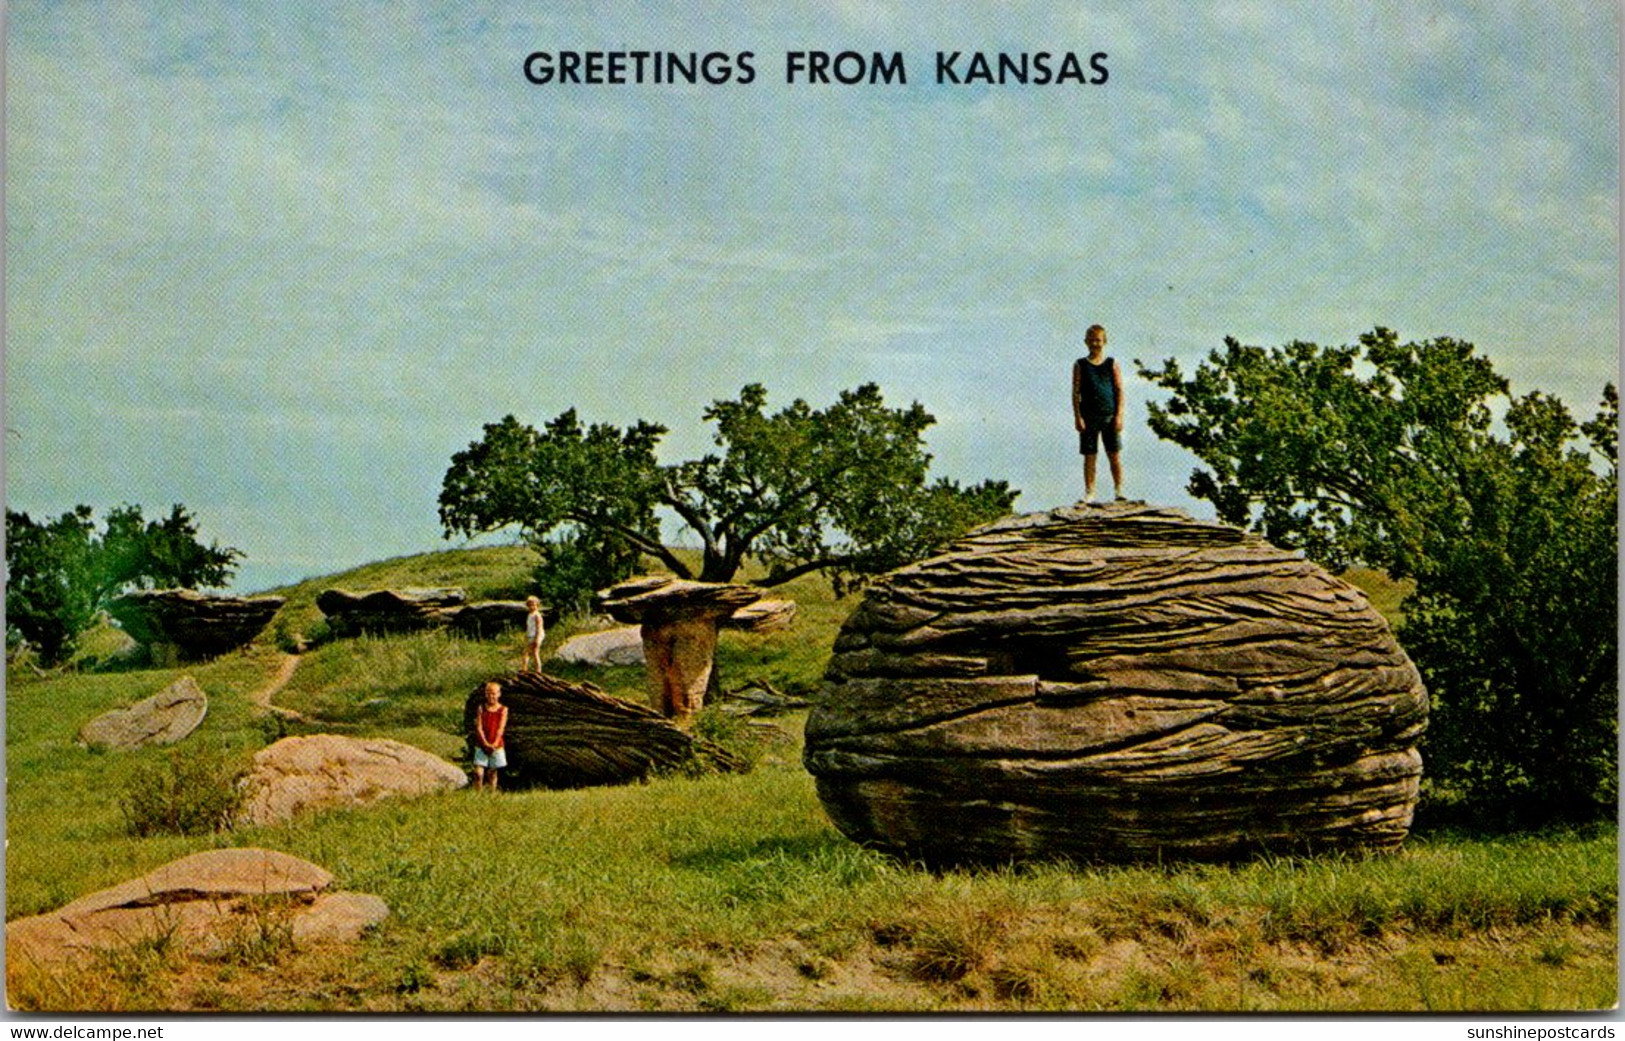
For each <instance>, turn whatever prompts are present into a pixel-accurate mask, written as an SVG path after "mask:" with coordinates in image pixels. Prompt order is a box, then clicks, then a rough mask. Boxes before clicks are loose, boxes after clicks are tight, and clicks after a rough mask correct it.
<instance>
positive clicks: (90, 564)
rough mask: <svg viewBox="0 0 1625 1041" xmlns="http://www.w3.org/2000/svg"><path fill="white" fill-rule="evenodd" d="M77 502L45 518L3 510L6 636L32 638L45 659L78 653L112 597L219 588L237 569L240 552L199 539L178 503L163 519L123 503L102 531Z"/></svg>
mask: <svg viewBox="0 0 1625 1041" xmlns="http://www.w3.org/2000/svg"><path fill="white" fill-rule="evenodd" d="M92 513H93V511H92V510H91V508H90V507H89V506H84V505H79V506H75V507H74V508H73V509H72V510H69V511H68V512H66V513H64V514H62V515H61V516H60V517H57V518H56V519H55V520H51V521H46V522H44V523H40V522H37V521H35V520H34V519H33V518H31V517H29V515H28V514H26V513H19V512H15V511H12V510H7V511H6V566H7V571H8V575H7V582H6V634H7V638H8V643H10V642H15V641H16V640H18V639H23V640H27V641H28V643H29V644H30V645H32V646H33V647H34V648H35V649H36V650H37V651H38V653H39V655H40V657H41V659H42V660H44V661H45V662H46V663H47V664H53V663H55V662H59V661H61V660H63V659H64V658H67V657H68V656H70V655H71V654H72V653H73V650H74V647H75V644H76V642H77V640H78V638H79V635H80V634H81V633H83V632H84V631H85V630H86V629H88V628H90V626H91V625H92V624H93V623H94V621H95V619H96V615H97V613H98V612H99V611H101V610H102V608H104V607H105V606H106V605H107V603H108V601H110V600H112V599H113V598H114V597H116V596H118V595H120V594H121V593H124V592H127V591H129V590H131V589H155V588H176V587H179V588H184V589H192V588H196V587H197V586H219V585H224V584H226V583H227V582H228V581H230V579H231V576H232V575H233V574H234V573H235V572H236V569H237V564H236V562H237V560H239V559H240V558H241V557H242V553H241V552H240V551H238V550H235V549H232V548H229V547H221V546H220V545H218V544H215V543H211V544H209V545H204V544H203V543H202V542H201V541H200V540H199V539H198V527H197V522H196V520H194V519H193V517H192V515H191V514H190V513H188V512H187V510H186V508H185V507H184V506H181V505H179V504H177V505H175V506H173V507H172V508H171V509H170V513H169V516H168V517H165V518H163V519H162V520H152V521H149V520H146V519H145V518H143V517H142V515H141V507H139V506H129V505H125V506H118V507H115V508H114V509H113V510H111V511H110V512H109V513H108V515H107V522H106V524H105V526H104V527H103V529H102V530H101V531H100V532H98V531H97V530H96V522H95V520H94V517H93V515H92Z"/></svg>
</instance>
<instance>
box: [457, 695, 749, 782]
mask: <svg viewBox="0 0 1625 1041" xmlns="http://www.w3.org/2000/svg"><path fill="white" fill-rule="evenodd" d="M495 679H496V680H497V682H499V683H501V684H502V703H503V704H505V705H507V706H508V729H507V733H506V738H505V740H504V742H503V744H504V746H505V750H506V752H507V754H508V766H509V769H508V770H506V771H504V772H503V781H502V783H503V784H509V783H513V784H516V785H522V786H539V787H545V788H584V787H589V786H593V785H613V784H627V783H630V782H632V781H640V780H643V779H644V778H647V777H649V776H650V775H652V774H656V773H659V772H662V771H682V770H699V771H732V770H739V769H742V768H743V766H744V764H742V763H740V762H739V761H738V760H737V759H736V758H735V757H734V756H732V755H730V754H729V753H728V752H726V751H725V750H723V749H722V748H720V747H718V746H717V745H715V744H713V743H711V742H709V741H706V740H704V739H702V738H697V737H694V736H693V735H691V734H689V733H687V732H686V731H684V730H682V729H680V728H678V727H676V726H674V725H673V724H672V723H671V722H670V721H669V720H667V719H665V718H663V717H662V716H660V715H659V714H658V713H656V712H654V711H653V710H652V709H648V708H645V707H643V706H642V705H634V704H633V703H631V702H629V701H622V700H621V699H620V698H616V697H612V696H610V695H609V694H606V693H604V692H603V691H602V690H600V689H599V688H597V687H595V686H593V685H592V684H590V683H572V682H570V681H569V680H563V679H559V678H558V677H556V676H549V675H547V674H546V673H541V672H521V673H519V674H517V675H513V676H499V677H495ZM484 701H485V685H484V684H483V683H482V684H480V685H479V686H478V687H476V688H474V689H473V690H472V691H470V692H469V695H468V699H467V701H466V702H465V703H464V706H463V726H464V728H465V732H467V733H469V734H472V733H473V732H474V713H475V712H476V711H477V710H478V708H479V706H480V705H482V704H484Z"/></svg>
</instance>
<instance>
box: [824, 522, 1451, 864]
mask: <svg viewBox="0 0 1625 1041" xmlns="http://www.w3.org/2000/svg"><path fill="white" fill-rule="evenodd" d="M1426 721H1427V694H1426V692H1425V690H1424V689H1423V686H1422V682H1421V680H1420V678H1419V677H1418V675H1417V672H1416V669H1415V668H1414V667H1413V666H1412V664H1411V662H1410V660H1409V659H1408V658H1407V657H1406V656H1405V653H1404V652H1403V651H1402V650H1401V649H1400V648H1399V646H1398V645H1397V644H1396V643H1395V642H1394V638H1393V636H1392V634H1391V633H1390V632H1389V629H1388V626H1387V624H1386V623H1385V622H1384V621H1383V618H1382V616H1381V615H1379V614H1378V613H1377V612H1376V611H1375V610H1374V609H1372V607H1371V606H1370V605H1369V604H1368V603H1367V602H1366V600H1365V597H1364V596H1363V595H1362V594H1361V593H1360V592H1359V591H1358V590H1356V589H1354V588H1353V587H1351V586H1349V585H1347V584H1346V583H1344V582H1342V581H1340V580H1339V579H1337V578H1334V577H1333V576H1331V575H1330V574H1328V573H1327V572H1325V571H1324V570H1322V569H1321V568H1320V567H1319V566H1317V565H1315V564H1313V563H1311V562H1310V561H1308V560H1305V559H1304V558H1303V557H1302V556H1300V555H1298V554H1295V553H1288V552H1285V551H1282V550H1279V549H1277V548H1275V547H1273V546H1271V545H1269V544H1268V543H1266V542H1264V541H1263V540H1262V539H1260V538H1258V537H1256V536H1254V535H1250V534H1248V533H1246V532H1243V531H1240V530H1238V529H1236V528H1233V527H1229V526H1226V525H1223V524H1217V523H1208V522H1202V521H1197V520H1193V519H1192V518H1191V517H1189V516H1187V515H1186V514H1184V513H1181V512H1179V511H1177V510H1172V509H1161V508H1155V507H1146V506H1143V505H1127V504H1124V505H1115V506H1107V507H1075V508H1064V509H1057V510H1053V511H1050V512H1048V513H1039V514H1033V515H1028V516H1022V517H1014V518H1010V519H1007V520H1005V521H1001V522H999V523H996V524H992V525H989V526H987V527H984V528H981V529H979V530H977V531H975V532H973V533H971V534H970V535H968V536H966V537H965V538H963V539H961V540H960V541H958V542H957V543H955V544H954V545H953V546H952V547H950V549H949V550H948V551H947V552H945V553H943V554H942V555H940V556H937V557H934V558H931V559H929V560H926V561H923V562H921V563H919V564H915V565H913V566H910V567H906V568H903V569H901V570H899V571H895V572H892V573H891V574H889V575H887V576H885V577H884V578H883V579H881V580H880V581H878V582H876V583H874V584H872V585H871V586H870V587H869V588H868V591H867V593H866V594H865V596H864V599H863V601H862V602H861V604H860V605H859V606H858V608H857V609H856V610H855V611H854V612H853V614H852V616H851V617H850V618H849V619H848V620H847V622H846V624H845V625H844V626H843V627H842V629H841V632H840V634H839V636H838V637H837V639H836V643H835V654H834V655H833V657H832V659H831V661H830V665H829V669H828V672H827V682H826V684H825V685H824V688H823V689H822V691H821V693H820V696H819V698H818V699H817V701H816V703H815V706H814V708H813V711H812V713H811V714H810V716H809V718H808V721H807V729H806V746H805V754H804V761H805V764H806V766H807V768H808V769H809V770H810V771H811V772H812V773H813V775H814V776H815V777H816V779H817V787H818V794H819V797H820V798H821V800H822V801H823V804H824V807H825V809H826V810H827V811H828V813H829V814H830V816H831V818H832V819H833V820H834V822H835V824H836V826H837V827H839V828H840V830H841V831H842V832H844V833H845V834H847V835H848V836H850V837H852V838H854V839H857V840H859V841H862V842H866V843H872V844H874V845H876V846H879V847H882V848H885V849H888V850H891V851H893V852H896V853H899V854H903V855H906V856H910V857H918V858H921V859H923V860H926V861H929V862H944V863H946V862H959V861H982V862H1004V861H1010V860H1022V859H1028V858H1041V857H1068V858H1075V859H1080V860H1119V861H1120V860H1137V859H1156V858H1198V859H1228V858H1233V857H1237V856H1242V855H1246V854H1248V853H1251V852H1254V851H1259V850H1275V851H1286V850H1302V849H1326V848H1334V849H1360V850H1385V849H1391V848H1393V847H1396V846H1398V845H1399V844H1400V842H1401V841H1402V840H1403V839H1404V837H1405V835H1406V832H1407V830H1408V828H1409V826H1410V821H1411V816H1412V811H1413V809H1414V807H1415V803H1416V798H1417V786H1418V781H1419V778H1420V776H1421V771H1422V764H1421V757H1420V756H1419V755H1418V753H1417V750H1416V742H1417V739H1418V738H1419V737H1420V736H1421V734H1422V731H1423V728H1424V727H1425V725H1426Z"/></svg>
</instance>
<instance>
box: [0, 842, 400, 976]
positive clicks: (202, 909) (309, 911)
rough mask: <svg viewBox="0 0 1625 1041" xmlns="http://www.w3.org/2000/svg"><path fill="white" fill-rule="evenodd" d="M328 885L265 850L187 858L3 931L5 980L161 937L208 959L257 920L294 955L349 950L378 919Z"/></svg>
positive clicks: (364, 900)
mask: <svg viewBox="0 0 1625 1041" xmlns="http://www.w3.org/2000/svg"><path fill="white" fill-rule="evenodd" d="M332 884H333V876H332V874H331V873H330V872H328V871H326V870H324V869H323V868H321V867H319V866H317V865H315V864H312V863H310V862H309V861H307V860H301V859H299V858H298V857H293V856H289V855H288V854H286V853H279V852H277V851H275V850H269V849H253V848H245V849H217V850H208V851H205V852H203V853H194V854H192V855H191V856H187V857H182V858H180V859H179V860H173V861H170V862H169V863H167V864H164V865H163V866H161V867H159V868H156V869H155V870H153V871H151V872H149V873H147V874H145V875H143V876H141V877H140V878H135V879H131V880H129V881H127V882H121V883H119V884H118V885H115V886H111V887H109V888H107V889H103V890H99V891H97V892H95V893H90V894H88V895H86V896H82V897H80V898H79V899H77V900H74V901H72V902H71V903H68V904H65V905H64V906H62V907H60V908H58V909H57V910H55V911H50V912H47V913H46V914H41V915H34V916H33V917H30V918H20V919H16V920H14V921H10V922H7V923H6V965H7V971H8V973H10V972H13V971H15V970H17V969H19V968H22V967H26V966H42V965H51V964H56V963H60V962H64V961H73V960H88V959H89V958H91V957H92V956H94V955H95V954H96V953H97V952H99V951H108V950H114V949H117V948H121V947H126V946H129V945H131V944H135V943H139V942H141V941H143V940H150V939H157V938H159V937H164V936H167V937H169V938H170V942H172V943H175V942H178V943H179V944H180V946H181V949H183V950H185V951H188V952H190V953H208V952H210V951H216V950H219V949H220V948H221V947H222V946H223V945H224V944H226V943H227V942H229V940H230V939H231V937H232V936H235V935H241V934H242V933H243V931H244V930H245V929H248V928H251V927H252V923H253V921H254V918H255V916H264V915H267V914H273V915H277V916H279V918H281V919H282V920H285V921H286V922H287V923H288V925H289V926H290V935H291V938H292V942H293V944H294V946H296V947H300V946H307V945H310V944H313V943H320V942H332V941H343V940H352V939H355V938H356V937H358V936H360V935H361V932H362V931H363V930H364V929H366V928H367V927H368V926H370V925H375V924H377V923H378V922H381V921H382V920H383V919H384V918H385V917H386V916H387V915H388V913H389V908H388V907H387V906H386V905H385V904H384V902H383V901H382V900H380V899H379V898H377V897H375V896H370V895H367V894H363V893H343V892H333V891H332V890H331V888H330V887H331V886H332ZM267 898H273V899H271V900H268V899H267ZM274 898H280V899H274Z"/></svg>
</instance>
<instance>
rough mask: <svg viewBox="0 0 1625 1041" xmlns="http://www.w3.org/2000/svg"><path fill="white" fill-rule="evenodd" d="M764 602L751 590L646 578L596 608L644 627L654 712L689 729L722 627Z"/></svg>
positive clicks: (607, 594)
mask: <svg viewBox="0 0 1625 1041" xmlns="http://www.w3.org/2000/svg"><path fill="white" fill-rule="evenodd" d="M761 598H762V591H761V590H760V589H753V588H751V587H750V586H736V585H727V584H724V583H718V582H690V581H688V580H686V579H678V578H673V577H671V576H670V575H645V576H642V577H640V578H634V579H630V580H628V581H626V582H622V583H621V584H620V585H618V586H613V587H611V588H609V589H606V590H603V591H602V592H600V593H599V594H598V596H597V597H596V598H595V601H594V607H595V609H596V610H600V611H605V612H607V613H608V614H609V615H610V616H611V617H613V618H614V619H615V620H616V621H618V622H624V623H627V624H633V623H636V624H638V625H640V626H641V627H642V630H643V660H644V664H645V668H646V669H647V672H648V679H649V694H650V697H651V700H652V702H653V705H654V708H655V711H657V712H659V713H660V714H661V715H663V716H666V717H668V718H671V719H675V720H676V721H677V723H678V725H679V726H688V725H689V724H690V723H691V722H692V721H693V718H694V716H695V714H696V713H698V712H699V710H700V706H701V705H703V704H704V703H705V691H706V688H707V687H708V686H709V685H710V682H711V670H712V668H713V666H714V664H715V662H716V653H717V626H718V624H719V623H720V622H721V621H722V619H724V618H727V617H729V616H730V615H732V614H733V613H734V612H736V611H738V610H739V609H740V608H742V607H744V606H746V605H747V604H753V603H755V602H756V601H757V600H760V599H761Z"/></svg>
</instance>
